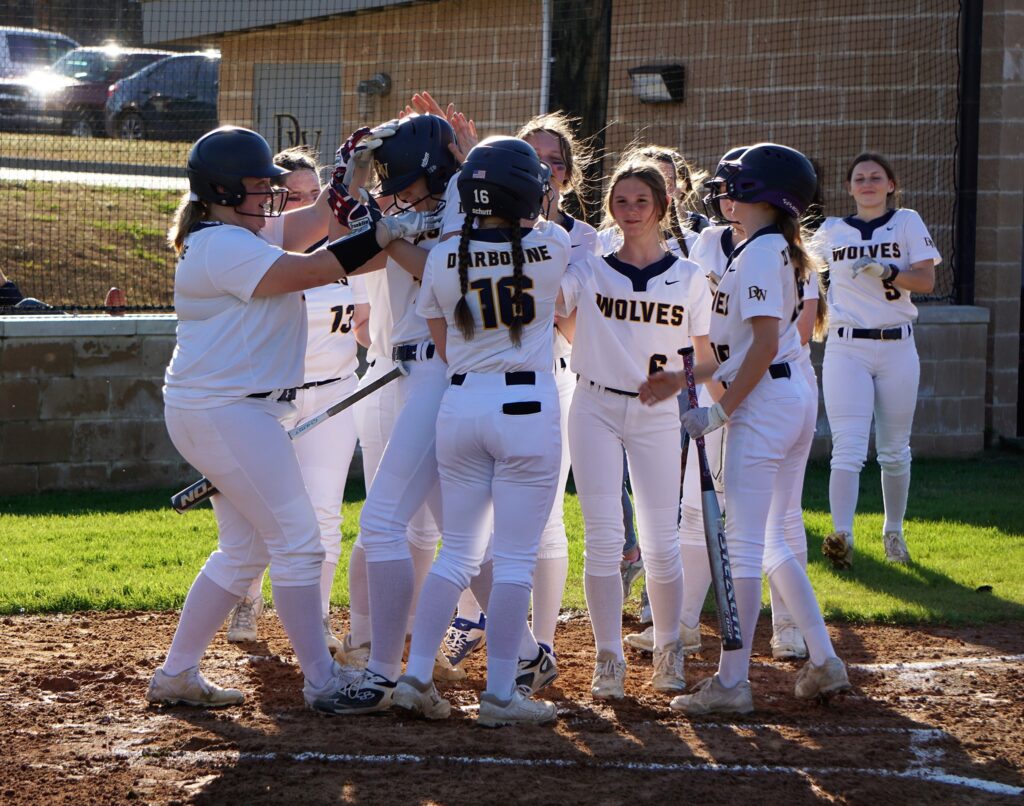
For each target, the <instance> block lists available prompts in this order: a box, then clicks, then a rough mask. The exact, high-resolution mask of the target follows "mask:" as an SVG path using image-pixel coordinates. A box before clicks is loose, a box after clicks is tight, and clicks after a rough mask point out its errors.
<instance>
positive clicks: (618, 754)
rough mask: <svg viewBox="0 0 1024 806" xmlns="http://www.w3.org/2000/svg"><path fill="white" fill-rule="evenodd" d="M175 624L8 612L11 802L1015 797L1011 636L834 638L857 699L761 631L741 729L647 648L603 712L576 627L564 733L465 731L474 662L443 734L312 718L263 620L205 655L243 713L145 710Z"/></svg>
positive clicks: (2, 625)
mask: <svg viewBox="0 0 1024 806" xmlns="http://www.w3.org/2000/svg"><path fill="white" fill-rule="evenodd" d="M343 618H344V616H343V614H338V615H337V616H336V618H335V622H336V625H337V626H338V627H340V626H341V625H342V623H343ZM176 623H177V616H176V614H174V613H100V614H97V613H86V614H76V615H70V616H57V617H46V618H38V617H13V618H11V617H8V618H4V619H0V635H2V638H3V641H2V645H3V653H2V656H0V802H2V803H5V804H33V806H37V805H38V804H40V803H47V804H49V803H123V802H132V803H146V802H160V803H167V802H198V803H221V802H239V803H244V802H253V801H257V800H264V799H265V800H268V801H269V800H271V799H272V800H273V801H275V802H279V803H318V802H341V803H444V804H448V803H451V804H456V803H476V802H498V803H500V802H502V801H514V802H525V803H583V802H586V803H596V804H611V803H637V802H643V803H649V802H659V801H660V802H662V803H667V802H672V803H674V802H680V801H683V800H686V801H690V800H695V801H696V800H699V801H704V802H725V801H733V802H735V801H739V800H740V799H745V800H747V801H748V802H751V803H755V802H765V801H768V800H772V801H776V802H782V801H785V802H787V804H788V803H792V802H796V801H809V800H812V799H815V800H837V801H842V802H861V803H863V802H868V801H873V802H875V803H876V804H877V803H880V802H882V799H885V801H886V802H888V803H905V802H910V801H913V802H917V803H921V802H935V803H939V802H942V803H946V802H950V801H952V800H958V801H965V800H967V801H971V802H980V803H988V802H1009V801H1011V800H1012V801H1014V802H1020V800H1021V795H1022V793H1024V671H1022V664H1021V661H1022V660H1024V655H1022V654H1021V653H1024V630H1022V628H1021V625H1020V624H1008V625H1005V626H990V627H983V628H969V629H961V630H952V629H947V628H939V627H937V628H921V629H900V628H893V627H855V626H845V625H842V626H838V627H834V628H832V634H833V638H834V640H835V641H836V644H837V648H838V650H839V652H840V654H841V655H842V656H843V657H844V658H845V659H846V660H847V662H848V663H850V664H851V672H850V677H851V679H852V681H853V682H854V684H855V686H856V691H855V693H854V694H852V695H850V696H848V697H847V698H845V699H844V700H843V701H841V702H837V703H833V704H832V705H831V706H829V707H823V706H819V705H817V704H813V703H804V702H799V701H797V700H795V699H794V698H793V695H792V688H793V681H794V676H795V670H796V668H797V667H796V666H794V665H793V664H789V663H782V662H774V661H772V660H771V658H770V655H769V653H768V648H767V636H766V635H764V634H762V635H761V636H759V641H758V643H757V644H756V646H755V655H754V666H753V668H752V671H751V682H752V684H753V686H754V697H755V705H756V706H757V709H758V710H757V711H755V712H754V713H753V714H751V715H750V716H749V717H744V718H742V719H739V720H735V721H734V720H722V719H707V720H687V719H685V718H681V717H680V715H678V714H676V713H674V712H673V711H671V710H670V709H669V708H668V699H669V698H668V697H663V696H661V695H656V694H655V693H654V692H653V691H652V690H651V689H650V687H649V686H648V685H647V682H648V678H649V676H650V659H649V658H650V656H643V655H640V654H638V653H633V652H632V651H630V654H628V655H627V660H628V662H629V673H628V680H627V694H628V695H629V697H628V698H627V700H626V701H624V702H623V704H621V705H605V704H597V703H595V702H594V701H592V700H591V698H590V695H589V683H590V675H591V672H592V668H593V667H592V663H593V644H592V641H591V636H590V631H589V624H588V622H587V621H586V619H585V618H582V617H568V618H566V620H565V622H564V623H563V624H562V625H560V628H559V635H558V639H557V640H558V647H557V649H558V652H559V664H560V669H561V677H560V678H559V679H558V680H557V681H556V683H555V685H554V686H553V687H552V690H549V691H550V694H549V695H548V696H549V697H550V698H551V699H553V700H555V701H556V702H557V704H558V706H559V712H560V719H559V721H558V724H557V726H556V727H554V728H526V727H522V728H505V729H502V730H497V731H487V730H483V729H479V728H477V727H476V726H475V725H474V724H473V715H472V706H474V705H475V703H476V700H477V691H478V690H479V688H480V687H481V679H482V675H483V664H482V659H481V658H479V657H476V656H474V657H473V658H471V659H470V661H469V662H468V668H469V671H470V677H469V680H468V681H467V682H466V684H465V685H462V684H460V685H458V686H455V687H452V688H450V689H447V694H448V696H449V697H450V698H451V699H452V700H453V704H455V705H457V706H459V707H460V710H457V711H456V712H455V714H454V715H453V717H452V718H451V719H450V720H448V721H447V722H443V723H430V724H427V723H422V722H417V721H413V720H411V719H407V718H403V717H399V716H396V715H392V714H382V715H378V716H374V717H363V718H358V719H347V718H341V717H335V718H332V717H324V716H320V715H316V714H313V713H311V712H308V711H305V710H304V709H303V707H302V697H301V694H300V687H301V677H300V673H299V671H298V667H297V666H296V664H295V660H294V657H292V655H291V652H290V648H289V647H288V644H287V642H286V640H285V639H284V636H283V633H282V631H281V628H280V624H279V622H278V621H277V619H276V618H275V617H272V616H271V617H265V618H264V619H263V620H262V621H261V623H260V631H261V635H265V636H266V640H265V641H260V642H258V643H255V644H250V645H246V646H239V647H236V646H231V645H228V644H226V643H224V641H223V640H222V636H219V637H218V639H217V640H216V641H215V645H214V647H213V648H212V649H211V651H210V653H209V654H208V656H207V659H206V661H205V662H204V670H205V672H206V673H207V675H208V676H209V677H210V678H211V679H213V680H215V681H216V682H218V683H220V684H222V685H227V684H230V685H233V686H237V687H239V688H241V689H243V690H244V691H245V692H246V694H247V701H246V703H245V705H244V706H241V707H239V708H232V709H227V710H224V711H219V712H203V711H200V710H196V709H190V708H182V707H179V708H170V709H158V708H149V707H147V706H146V704H145V702H144V700H143V696H142V695H143V692H144V690H145V686H146V683H147V681H148V678H149V676H150V674H151V672H152V670H153V669H154V668H155V667H156V666H157V665H158V664H159V662H160V661H161V659H162V653H163V652H164V651H165V649H166V647H167V646H168V644H169V642H170V639H171V635H172V633H173V630H174V627H175V625H176ZM626 627H627V629H630V628H635V627H636V625H635V624H633V623H630V622H628V621H627V625H626ZM764 627H766V625H764V624H762V630H761V632H762V633H767V630H766V629H763V628H764ZM704 643H705V646H706V647H707V648H706V649H705V650H704V652H703V653H702V654H701V655H699V656H697V657H696V658H694V659H691V660H690V661H689V663H688V666H687V670H688V671H687V675H688V679H689V680H690V681H691V682H697V681H699V680H700V679H702V678H703V677H705V676H707V675H708V674H710V673H711V671H712V668H713V667H712V664H713V663H714V662H715V661H716V659H717V654H718V650H717V644H716V642H715V639H714V634H713V630H712V628H711V626H710V623H705V625H704ZM895 664H901V665H895Z"/></svg>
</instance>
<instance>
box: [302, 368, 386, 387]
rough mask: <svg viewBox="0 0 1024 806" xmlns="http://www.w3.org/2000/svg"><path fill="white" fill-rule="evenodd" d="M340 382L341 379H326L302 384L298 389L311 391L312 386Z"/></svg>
mask: <svg viewBox="0 0 1024 806" xmlns="http://www.w3.org/2000/svg"><path fill="white" fill-rule="evenodd" d="M371 366H372V365H371ZM348 377H351V376H348ZM340 380H341V378H328V379H327V380H326V381H310V382H309V383H304V384H302V386H300V387H299V389H312V388H313V387H314V386H327V384H329V383H337V382H338V381H340Z"/></svg>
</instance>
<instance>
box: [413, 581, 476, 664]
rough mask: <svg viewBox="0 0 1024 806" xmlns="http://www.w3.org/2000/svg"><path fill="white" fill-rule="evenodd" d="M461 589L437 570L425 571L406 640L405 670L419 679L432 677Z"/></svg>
mask: <svg viewBox="0 0 1024 806" xmlns="http://www.w3.org/2000/svg"><path fill="white" fill-rule="evenodd" d="M461 592H462V591H460V590H459V587H458V585H456V584H455V583H454V582H451V581H449V580H447V579H445V578H444V577H440V576H438V575H437V574H427V578H426V580H424V582H423V590H422V591H421V593H420V599H419V602H418V603H417V605H416V621H415V622H414V623H413V627H412V642H411V643H410V644H409V663H408V664H407V665H406V667H405V672H406V674H408V675H410V676H412V677H415V678H416V679H417V680H419V681H420V682H421V683H429V682H430V680H431V679H432V677H433V674H434V656H435V655H437V648H438V647H439V646H440V645H441V640H442V639H443V638H444V633H445V630H447V629H448V625H449V624H450V623H451V620H452V614H453V613H454V612H455V605H456V603H457V602H458V601H459V594H460V593H461Z"/></svg>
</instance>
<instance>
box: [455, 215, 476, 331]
mask: <svg viewBox="0 0 1024 806" xmlns="http://www.w3.org/2000/svg"><path fill="white" fill-rule="evenodd" d="M472 229H473V216H471V215H467V216H466V217H465V219H463V221H462V231H461V232H460V233H459V291H460V292H461V293H462V296H461V297H459V301H458V302H457V303H455V326H456V327H458V329H459V332H460V333H461V334H462V338H464V339H465V340H466V341H471V340H472V339H473V331H474V330H475V329H476V326H475V324H474V322H473V312H472V311H471V310H470V309H469V303H468V302H466V294H468V293H469V233H470V231H471V230H472Z"/></svg>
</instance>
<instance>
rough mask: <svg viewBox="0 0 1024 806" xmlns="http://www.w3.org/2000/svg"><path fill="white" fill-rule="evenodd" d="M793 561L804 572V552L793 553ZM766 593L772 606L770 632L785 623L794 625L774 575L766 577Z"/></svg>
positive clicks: (805, 556) (805, 558) (805, 555)
mask: <svg viewBox="0 0 1024 806" xmlns="http://www.w3.org/2000/svg"><path fill="white" fill-rule="evenodd" d="M793 559H794V560H796V562H797V564H798V565H799V566H800V567H801V568H803V569H804V570H805V571H806V569H807V552H806V551H802V552H800V553H799V554H796V553H795V552H794V554H793ZM768 593H769V596H770V597H771V604H772V630H777V629H778V628H779V626H780V625H782V624H785V623H793V624H796V621H795V619H794V618H793V615H792V613H790V610H789V606H788V605H787V604H786V596H785V594H784V593H783V592H782V591H781V590H779V586H778V583H777V582H776V581H775V577H774V575H769V576H768Z"/></svg>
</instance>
